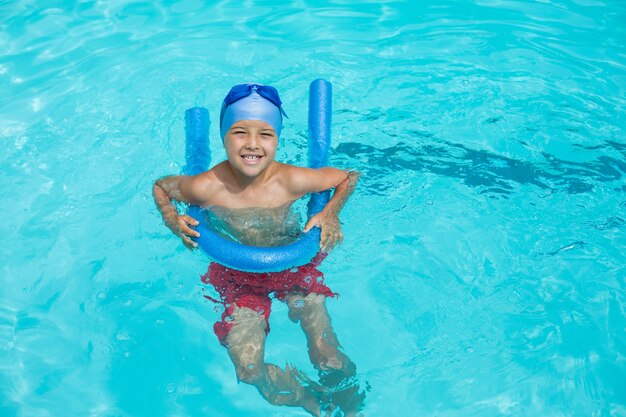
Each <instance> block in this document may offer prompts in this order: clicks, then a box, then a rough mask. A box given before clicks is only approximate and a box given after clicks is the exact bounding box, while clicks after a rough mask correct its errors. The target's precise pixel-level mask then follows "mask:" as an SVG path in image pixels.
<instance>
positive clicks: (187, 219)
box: [173, 214, 200, 250]
mask: <svg viewBox="0 0 626 417" xmlns="http://www.w3.org/2000/svg"><path fill="white" fill-rule="evenodd" d="M198 224H199V222H198V221H197V220H196V219H194V218H193V217H191V216H189V215H187V214H181V215H179V216H178V218H177V219H176V225H177V226H178V230H173V231H174V234H175V235H176V236H178V237H180V238H181V239H182V241H183V243H184V244H185V246H186V247H187V249H189V250H193V249H196V248H197V247H198V244H197V243H196V242H194V241H193V240H191V238H190V237H189V236H194V237H200V233H198V232H196V231H195V230H193V229H192V228H191V227H190V226H197V225H198Z"/></svg>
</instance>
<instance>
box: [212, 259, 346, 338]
mask: <svg viewBox="0 0 626 417" xmlns="http://www.w3.org/2000/svg"><path fill="white" fill-rule="evenodd" d="M325 257H326V254H325V253H322V252H320V253H318V254H317V255H316V256H315V258H313V260H312V261H311V262H310V263H308V264H306V265H303V266H299V267H296V268H292V269H289V270H286V271H282V272H267V273H254V272H244V271H238V270H236V269H230V268H227V267H225V266H223V265H220V264H218V263H214V262H212V263H211V264H210V265H209V270H208V271H207V273H206V274H205V275H204V276H202V282H204V283H205V284H211V285H213V287H214V288H215V290H216V291H217V292H218V293H219V295H220V300H215V299H214V298H212V297H209V296H207V295H205V297H206V298H208V299H209V300H212V301H215V302H218V303H220V304H223V305H224V313H223V314H222V318H221V320H220V321H218V322H217V323H215V325H214V326H213V330H214V331H215V334H216V335H217V338H218V339H219V341H220V343H221V344H222V345H225V340H226V336H227V335H228V332H229V331H230V328H231V327H232V323H230V322H229V321H228V318H229V316H230V315H231V314H232V312H233V308H234V307H233V306H234V305H235V304H236V305H237V307H247V308H250V309H252V310H255V311H257V312H258V313H259V314H263V316H264V317H265V322H266V323H267V330H266V332H269V330H270V326H269V322H268V318H269V316H270V311H271V307H272V301H271V299H270V294H274V297H275V298H277V299H279V300H281V301H284V299H285V297H286V296H287V295H288V294H292V293H297V294H302V295H308V294H310V293H316V294H322V295H325V296H327V297H334V296H336V294H335V293H333V292H332V291H331V290H330V288H328V287H327V286H326V285H324V274H323V273H322V272H321V271H319V270H318V269H317V267H318V266H319V264H320V263H321V262H322V261H323V260H324V258H325Z"/></svg>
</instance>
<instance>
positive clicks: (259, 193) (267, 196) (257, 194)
mask: <svg viewBox="0 0 626 417" xmlns="http://www.w3.org/2000/svg"><path fill="white" fill-rule="evenodd" d="M213 197H214V198H212V199H211V200H212V201H211V205H215V206H222V207H227V208H231V209H241V208H250V207H267V208H269V207H279V206H283V205H285V204H288V203H292V202H293V201H294V200H295V199H296V198H295V196H293V195H291V194H290V193H288V192H287V190H284V189H281V188H280V187H259V188H254V189H245V190H243V191H240V190H232V189H230V190H229V189H228V188H226V187H225V188H224V189H223V190H220V192H218V193H216V194H215V195H214V196H213Z"/></svg>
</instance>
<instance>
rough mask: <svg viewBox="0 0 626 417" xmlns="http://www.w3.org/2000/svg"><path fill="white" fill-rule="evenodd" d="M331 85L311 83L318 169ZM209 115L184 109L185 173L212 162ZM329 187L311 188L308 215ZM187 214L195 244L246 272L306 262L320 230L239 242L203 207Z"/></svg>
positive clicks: (312, 144)
mask: <svg viewBox="0 0 626 417" xmlns="http://www.w3.org/2000/svg"><path fill="white" fill-rule="evenodd" d="M331 101H332V87H331V84H330V83H329V82H328V81H325V80H315V81H313V82H312V83H311V85H310V88H309V129H308V148H309V149H308V154H309V166H310V167H311V168H321V167H323V166H326V165H327V164H328V152H329V149H330V124H331V113H332V107H331ZM209 127H210V119H209V112H208V110H207V109H205V108H202V107H194V108H191V109H189V110H187V111H186V112H185V136H186V155H185V159H186V165H185V173H186V174H188V175H196V174H199V173H201V172H204V171H206V170H207V169H208V167H209V165H210V164H211V152H210V149H209ZM329 197H330V192H329V191H324V192H321V193H315V194H312V195H311V199H310V200H309V207H308V214H309V216H312V215H314V214H316V213H318V212H320V211H321V210H322V209H323V208H324V207H325V206H326V204H327V203H328V199H329ZM188 214H189V215H190V216H192V217H193V218H195V219H196V220H198V222H199V224H198V226H196V227H195V229H196V230H197V231H198V232H199V233H200V237H199V238H197V239H196V238H194V240H195V241H196V242H197V243H198V246H199V247H200V248H201V249H202V250H203V251H204V252H206V254H207V255H209V257H211V258H212V259H214V260H215V261H216V262H218V263H220V264H222V265H224V266H227V267H229V268H232V269H237V270H240V271H249V272H277V271H284V270H287V269H290V268H293V267H296V266H301V265H305V264H307V263H309V262H310V261H311V259H313V257H315V255H316V254H317V252H318V251H319V242H320V230H319V228H317V227H314V228H313V229H311V230H310V231H309V232H307V233H303V234H302V236H301V237H300V238H299V239H298V240H296V241H295V242H293V243H291V244H289V245H285V246H277V247H267V248H262V247H256V246H247V245H242V244H241V243H237V242H233V241H231V240H228V239H225V238H223V237H221V236H220V235H218V234H217V233H215V232H214V231H213V230H211V229H210V228H209V227H208V225H207V224H206V223H205V215H204V214H203V213H202V208H200V207H197V206H191V207H190V208H189V210H188Z"/></svg>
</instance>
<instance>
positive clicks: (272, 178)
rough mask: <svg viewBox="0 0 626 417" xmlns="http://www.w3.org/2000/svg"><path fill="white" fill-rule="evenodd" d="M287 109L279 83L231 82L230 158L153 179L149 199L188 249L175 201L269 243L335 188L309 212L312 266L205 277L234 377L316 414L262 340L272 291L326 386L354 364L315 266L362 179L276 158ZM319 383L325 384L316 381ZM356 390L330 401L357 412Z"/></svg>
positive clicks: (316, 400)
mask: <svg viewBox="0 0 626 417" xmlns="http://www.w3.org/2000/svg"><path fill="white" fill-rule="evenodd" d="M284 114H285V113H284V111H283V109H282V103H281V101H280V98H279V96H278V92H277V91H276V89H274V88H273V87H270V86H265V85H259V84H241V85H237V86H235V87H233V88H232V89H231V90H230V92H229V93H228V95H227V96H226V98H225V99H224V102H223V104H222V110H221V113H220V134H221V137H222V141H223V143H224V148H225V149H226V155H227V160H226V161H224V162H221V163H220V164H218V165H216V166H215V167H213V168H212V169H210V170H208V171H206V172H203V173H201V174H198V175H195V176H185V175H179V176H171V177H165V178H162V179H159V180H158V181H156V183H155V184H154V187H153V194H154V199H155V202H156V204H157V207H158V209H159V211H160V212H161V214H162V215H163V220H164V222H165V224H166V225H167V226H168V227H169V228H170V229H171V230H172V232H173V233H174V234H175V235H177V236H179V237H180V238H181V240H182V241H183V243H184V244H185V246H187V247H188V248H189V249H194V248H196V247H197V244H196V243H195V242H193V241H192V240H191V238H190V237H193V236H199V233H198V232H196V231H195V230H194V229H193V226H195V225H197V221H196V220H195V219H193V218H191V217H190V216H187V215H181V214H179V213H178V211H177V210H176V208H175V207H174V205H173V204H172V200H176V201H182V202H185V203H189V204H194V205H198V206H201V207H207V208H209V209H210V210H211V211H212V212H213V214H215V215H216V216H218V217H219V218H220V220H221V221H222V222H223V223H224V224H225V226H226V227H227V228H228V229H229V231H230V232H231V234H233V235H234V236H236V237H237V238H238V240H239V241H240V242H241V243H244V244H248V245H256V246H260V245H265V246H267V242H268V241H269V239H270V237H273V238H275V237H276V236H281V235H287V234H288V230H287V229H288V223H289V222H288V221H287V217H288V213H289V212H290V206H291V204H292V203H293V202H294V201H295V200H297V199H299V198H300V197H302V196H304V195H306V194H309V193H314V192H318V191H323V190H327V189H331V188H334V194H333V197H332V199H331V200H330V201H329V203H328V204H327V205H326V207H325V208H324V210H323V211H322V212H320V213H318V214H317V215H315V216H313V217H312V218H311V219H309V221H308V222H307V224H306V225H305V228H304V232H307V231H308V230H309V229H311V228H312V227H314V226H318V227H320V228H321V240H320V247H321V250H322V252H320V254H318V256H317V257H316V258H315V259H314V260H313V261H312V263H311V264H308V265H304V266H302V267H299V268H297V271H296V270H294V269H292V270H289V271H284V272H279V273H268V274H253V273H246V272H241V271H235V270H229V269H227V268H225V267H223V266H222V265H219V264H215V263H212V264H211V265H210V267H209V270H208V272H207V274H206V275H205V276H204V277H203V281H204V282H208V283H210V284H212V285H213V286H214V287H215V289H216V290H217V291H218V293H219V294H220V297H221V301H222V302H223V303H224V305H225V311H224V314H223V316H222V320H221V321H220V322H218V323H216V324H215V327H214V328H215V333H216V334H217V336H218V338H219V339H220V342H221V343H222V344H223V345H224V346H225V347H226V348H227V349H228V354H229V356H230V358H231V359H232V361H233V363H234V365H235V369H236V372H237V377H238V378H239V380H241V381H243V382H245V383H248V384H252V385H254V386H255V387H256V388H257V389H258V390H259V392H260V393H261V395H263V397H264V398H266V399H267V400H268V401H269V402H270V403H271V404H275V405H288V406H299V407H302V408H304V409H305V410H307V411H309V412H310V413H311V414H313V415H315V416H319V415H320V414H321V403H322V402H323V401H328V398H326V399H322V398H321V397H322V393H321V392H320V390H319V389H316V384H313V383H311V381H308V380H306V378H305V377H304V376H303V375H302V374H300V373H299V372H298V371H297V370H296V369H294V368H291V367H287V368H286V369H285V370H284V371H283V370H282V369H280V368H279V367H278V366H276V365H273V364H268V363H265V361H264V348H265V338H266V335H267V332H268V331H269V324H268V317H269V313H270V308H271V300H270V298H269V295H270V293H273V294H274V296H275V297H276V298H278V299H280V300H281V301H285V302H286V303H287V304H288V306H289V317H290V319H291V320H292V321H294V322H300V325H301V327H302V329H303V330H304V332H305V335H306V338H307V345H308V349H309V357H310V359H311V361H312V363H313V365H314V366H315V367H316V369H318V370H319V371H320V375H321V376H322V382H323V383H324V385H327V386H328V385H330V384H336V383H338V382H340V381H342V380H344V379H345V378H348V377H352V376H354V374H355V371H356V367H355V365H354V364H353V363H352V362H351V361H350V359H349V358H348V357H347V356H346V355H345V354H344V353H343V352H341V351H340V350H339V342H338V341H337V337H336V335H335V333H334V330H333V329H332V327H331V324H330V317H329V315H328V312H327V311H326V306H325V299H326V297H328V296H333V295H334V294H333V293H332V291H331V290H330V289H329V288H328V287H327V286H326V285H324V283H323V274H322V273H321V272H320V271H318V270H317V269H316V267H317V266H318V265H319V262H321V260H322V259H323V257H324V256H325V254H324V253H327V252H329V251H330V250H332V249H333V247H334V246H335V245H336V244H338V243H341V241H342V239H343V236H342V233H341V228H340V224H339V219H338V214H339V211H340V210H341V209H342V207H343V205H344V204H345V202H346V200H347V198H348V196H349V195H350V194H351V193H352V191H353V190H354V187H355V185H356V182H357V180H358V176H359V175H358V174H357V173H355V172H345V171H342V170H339V169H335V168H320V169H310V168H300V167H296V166H293V165H287V164H282V163H280V162H277V161H275V160H274V157H275V155H276V148H277V146H278V138H279V136H280V131H281V128H282V120H283V115H284ZM317 388H321V387H320V386H317ZM355 393H356V387H351V389H346V390H343V391H341V392H339V393H335V394H333V398H332V403H331V404H328V405H329V406H330V407H331V408H332V407H334V406H339V407H341V408H342V410H343V411H344V413H345V415H346V416H355V415H356V412H357V411H358V409H359V408H360V403H361V401H362V397H361V395H359V394H355Z"/></svg>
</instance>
